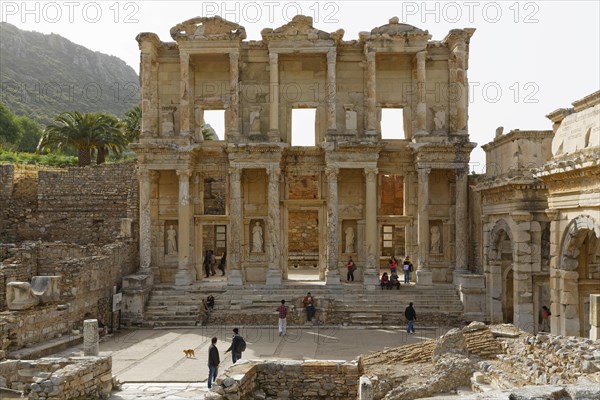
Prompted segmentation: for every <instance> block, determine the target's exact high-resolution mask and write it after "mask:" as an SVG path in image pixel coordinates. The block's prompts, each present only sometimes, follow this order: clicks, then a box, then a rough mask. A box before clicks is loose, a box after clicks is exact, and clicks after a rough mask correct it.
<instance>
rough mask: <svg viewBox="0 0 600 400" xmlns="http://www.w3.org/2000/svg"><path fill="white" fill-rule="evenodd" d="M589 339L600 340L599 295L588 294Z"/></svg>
mask: <svg viewBox="0 0 600 400" xmlns="http://www.w3.org/2000/svg"><path fill="white" fill-rule="evenodd" d="M590 339H592V340H598V339H600V294H590Z"/></svg>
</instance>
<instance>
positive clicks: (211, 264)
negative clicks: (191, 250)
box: [202, 250, 227, 278]
mask: <svg viewBox="0 0 600 400" xmlns="http://www.w3.org/2000/svg"><path fill="white" fill-rule="evenodd" d="M226 264H227V253H225V252H223V254H222V255H221V260H220V261H219V270H220V271H221V276H225V265H226ZM202 265H203V267H204V277H205V278H208V277H211V276H214V275H216V274H217V272H216V271H215V268H216V267H217V258H216V257H215V253H214V251H212V250H206V252H205V253H204V261H203V262H202Z"/></svg>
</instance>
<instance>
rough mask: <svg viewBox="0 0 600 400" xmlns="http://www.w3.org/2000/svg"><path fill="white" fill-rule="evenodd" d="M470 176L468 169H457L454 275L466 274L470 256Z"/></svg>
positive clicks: (455, 280)
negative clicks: (468, 211) (468, 212)
mask: <svg viewBox="0 0 600 400" xmlns="http://www.w3.org/2000/svg"><path fill="white" fill-rule="evenodd" d="M468 180H469V176H468V174H467V170H465V169H463V168H461V169H459V170H457V171H456V200H455V210H456V212H455V218H456V220H455V223H454V228H455V231H456V234H455V239H454V241H455V253H454V255H455V257H456V259H455V260H456V267H455V270H454V275H455V276H456V275H460V274H465V273H467V272H468V270H467V260H468V259H469V257H468V248H469V247H468V228H469V223H468V218H469V216H468V214H467V201H468V198H467V190H468ZM454 283H455V284H458V280H457V279H454Z"/></svg>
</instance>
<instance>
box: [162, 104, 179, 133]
mask: <svg viewBox="0 0 600 400" xmlns="http://www.w3.org/2000/svg"><path fill="white" fill-rule="evenodd" d="M176 110H177V107H175V106H163V107H162V108H161V111H162V135H163V136H167V137H169V136H173V135H175V111H176Z"/></svg>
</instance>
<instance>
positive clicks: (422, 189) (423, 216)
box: [417, 168, 432, 285]
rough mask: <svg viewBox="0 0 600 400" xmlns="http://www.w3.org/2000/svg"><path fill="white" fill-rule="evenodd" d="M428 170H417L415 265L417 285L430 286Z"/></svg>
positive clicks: (429, 170)
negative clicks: (417, 211) (416, 249)
mask: <svg viewBox="0 0 600 400" xmlns="http://www.w3.org/2000/svg"><path fill="white" fill-rule="evenodd" d="M430 172H431V169H430V168H419V169H418V176H419V220H418V241H419V260H418V264H417V283H418V284H422V285H431V283H432V276H431V271H430V270H429V173H430Z"/></svg>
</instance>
